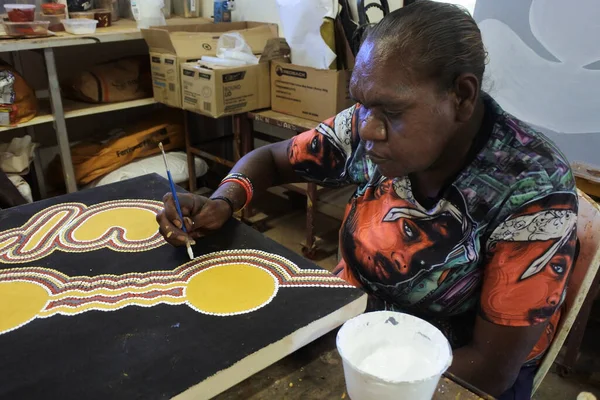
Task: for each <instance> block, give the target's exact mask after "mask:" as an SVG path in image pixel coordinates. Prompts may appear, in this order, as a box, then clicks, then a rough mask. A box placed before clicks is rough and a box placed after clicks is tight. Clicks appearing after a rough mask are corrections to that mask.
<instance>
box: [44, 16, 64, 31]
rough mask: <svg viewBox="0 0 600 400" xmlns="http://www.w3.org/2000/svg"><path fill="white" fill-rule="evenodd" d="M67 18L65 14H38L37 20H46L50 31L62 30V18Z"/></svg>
mask: <svg viewBox="0 0 600 400" xmlns="http://www.w3.org/2000/svg"><path fill="white" fill-rule="evenodd" d="M63 19H67V15H66V14H62V15H40V17H39V19H38V20H39V21H48V22H50V25H49V26H48V30H51V31H52V32H63V31H64V30H65V27H64V26H63V24H62V20H63Z"/></svg>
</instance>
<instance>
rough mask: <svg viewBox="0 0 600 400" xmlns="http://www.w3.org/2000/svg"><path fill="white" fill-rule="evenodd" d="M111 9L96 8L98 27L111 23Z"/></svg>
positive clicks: (95, 16) (95, 17)
mask: <svg viewBox="0 0 600 400" xmlns="http://www.w3.org/2000/svg"><path fill="white" fill-rule="evenodd" d="M111 18H112V11H111V10H94V19H95V20H96V21H98V25H97V26H98V28H106V27H107V26H110V25H111V21H112V19H111Z"/></svg>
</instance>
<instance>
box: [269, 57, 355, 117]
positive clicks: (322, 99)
mask: <svg viewBox="0 0 600 400" xmlns="http://www.w3.org/2000/svg"><path fill="white" fill-rule="evenodd" d="M351 75H352V71H347V70H341V71H335V70H331V69H315V68H310V67H302V66H299V65H294V64H289V63H284V62H272V63H271V108H272V109H273V110H274V111H278V112H280V113H284V114H289V115H293V116H296V117H300V118H306V119H310V120H313V121H317V122H322V121H324V120H326V119H328V118H330V117H333V116H335V115H336V114H337V113H338V112H340V111H342V110H344V109H346V108H348V107H350V106H351V105H352V104H353V102H352V100H350V94H349V92H348V84H349V82H350V76H351Z"/></svg>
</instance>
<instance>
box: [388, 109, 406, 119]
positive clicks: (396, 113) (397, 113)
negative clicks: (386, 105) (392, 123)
mask: <svg viewBox="0 0 600 400" xmlns="http://www.w3.org/2000/svg"><path fill="white" fill-rule="evenodd" d="M384 114H385V116H386V117H387V118H388V119H398V118H400V117H402V111H384Z"/></svg>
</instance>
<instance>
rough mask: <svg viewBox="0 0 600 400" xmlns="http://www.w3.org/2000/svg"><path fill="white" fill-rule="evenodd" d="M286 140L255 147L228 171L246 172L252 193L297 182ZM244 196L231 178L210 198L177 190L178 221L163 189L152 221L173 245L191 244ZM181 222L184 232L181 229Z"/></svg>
mask: <svg viewBox="0 0 600 400" xmlns="http://www.w3.org/2000/svg"><path fill="white" fill-rule="evenodd" d="M289 143H290V140H286V141H283V142H278V143H274V144H271V145H268V146H264V147H261V148H258V149H256V150H254V151H252V152H250V153H248V154H247V155H245V156H244V157H242V159H240V160H239V161H238V162H237V163H236V165H235V166H234V167H233V169H232V170H231V172H232V173H234V172H238V173H242V174H244V175H245V176H247V177H248V179H250V181H251V182H252V185H253V187H254V191H255V192H256V193H262V192H264V191H265V190H266V189H268V188H269V187H271V186H273V185H281V184H283V183H291V182H299V181H301V180H302V179H301V178H300V177H298V176H296V174H295V173H294V171H293V169H292V165H291V163H290V161H289V159H288V157H287V147H288V145H289ZM246 196H247V194H246V191H245V190H244V188H243V187H242V186H241V185H239V184H237V183H235V182H228V183H225V184H223V185H221V186H220V187H219V188H218V189H217V190H216V192H215V193H214V194H213V195H212V196H211V198H210V199H207V198H205V197H203V196H198V195H195V194H191V193H186V194H180V195H178V199H179V204H180V205H181V213H182V215H183V217H184V220H183V221H181V220H180V218H179V215H178V214H177V209H176V207H175V203H174V201H173V197H172V195H171V193H167V194H166V195H165V196H164V198H163V201H164V204H165V206H164V209H163V210H162V211H161V212H159V213H158V215H157V216H156V221H157V222H158V224H159V229H160V232H161V233H162V235H163V236H164V237H165V240H166V241H167V242H169V243H171V244H172V245H174V246H182V245H184V244H186V242H187V241H191V242H192V244H194V243H193V241H194V239H197V238H199V237H201V236H203V235H205V234H206V233H208V232H210V231H213V230H216V229H219V228H220V227H221V226H223V224H224V223H225V222H226V221H227V220H228V219H229V218H230V217H231V214H232V212H235V211H238V210H240V209H241V208H242V207H243V206H244V204H245V203H246V200H247V199H246ZM219 197H225V198H227V199H229V201H230V202H231V204H232V206H233V209H231V208H230V205H229V202H227V201H224V200H222V199H218V198H219ZM183 224H185V227H186V230H187V232H188V233H187V234H186V233H185V232H183V230H182V226H183Z"/></svg>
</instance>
